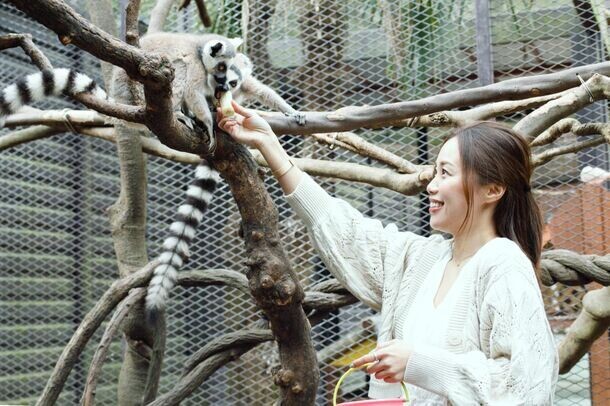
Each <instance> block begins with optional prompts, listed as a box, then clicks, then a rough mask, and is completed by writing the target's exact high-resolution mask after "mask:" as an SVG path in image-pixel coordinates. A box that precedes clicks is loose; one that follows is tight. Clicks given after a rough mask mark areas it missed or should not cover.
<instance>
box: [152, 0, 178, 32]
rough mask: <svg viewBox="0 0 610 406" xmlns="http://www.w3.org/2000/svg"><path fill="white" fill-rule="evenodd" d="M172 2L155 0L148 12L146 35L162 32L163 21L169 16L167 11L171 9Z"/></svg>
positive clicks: (171, 0)
mask: <svg viewBox="0 0 610 406" xmlns="http://www.w3.org/2000/svg"><path fill="white" fill-rule="evenodd" d="M174 1H175V0H157V2H156V4H155V6H154V7H153V9H152V10H151V12H150V20H149V22H148V31H147V34H154V33H156V32H161V31H163V26H165V20H167V16H168V15H169V9H170V8H171V7H172V4H173V3H174Z"/></svg>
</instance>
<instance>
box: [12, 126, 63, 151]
mask: <svg viewBox="0 0 610 406" xmlns="http://www.w3.org/2000/svg"><path fill="white" fill-rule="evenodd" d="M64 131H65V130H64V129H63V128H53V127H47V126H45V125H37V126H34V127H30V128H26V129H25V130H19V131H14V132H12V133H8V134H5V135H3V136H2V137H0V151H3V150H5V149H8V148H12V147H15V146H17V145H19V144H24V143H26V142H30V141H34V140H39V139H41V138H48V137H51V136H53V135H55V134H61V133H63V132H64Z"/></svg>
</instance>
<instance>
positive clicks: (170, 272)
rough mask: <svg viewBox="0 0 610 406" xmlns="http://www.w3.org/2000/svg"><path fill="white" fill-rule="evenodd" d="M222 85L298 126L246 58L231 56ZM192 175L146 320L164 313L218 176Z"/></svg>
mask: <svg viewBox="0 0 610 406" xmlns="http://www.w3.org/2000/svg"><path fill="white" fill-rule="evenodd" d="M226 81H227V84H228V86H229V88H230V91H231V93H232V94H233V95H234V96H233V97H234V99H235V100H236V101H237V102H242V101H246V100H256V101H258V102H260V103H261V104H263V105H264V106H266V107H269V108H270V109H273V110H279V111H281V112H283V113H285V114H288V115H292V116H294V117H295V118H296V119H297V121H298V122H300V121H299V117H300V116H299V114H300V113H298V112H297V111H296V110H295V109H293V108H292V107H291V106H290V105H289V104H288V103H287V102H286V101H285V100H284V99H283V98H282V97H281V96H280V95H279V94H277V93H276V92H275V91H274V90H273V89H271V88H270V87H268V86H266V85H264V84H262V83H261V82H260V81H258V80H257V79H256V78H254V77H253V76H252V62H250V59H249V58H248V57H247V56H246V55H244V54H242V53H238V54H237V55H236V56H235V59H234V61H233V64H232V65H231V66H229V69H228V70H227V75H226ZM185 113H186V114H187V117H190V118H191V119H193V120H194V121H197V118H196V117H194V116H193V115H192V114H190V112H189V111H188V110H186V111H185ZM301 116H302V115H301ZM302 117H303V118H304V116H302ZM303 124H304V121H303ZM195 174H196V175H195V182H194V184H193V185H191V186H190V187H189V189H188V191H187V202H186V204H184V205H182V206H180V208H179V209H178V219H177V220H176V221H175V222H174V223H172V225H171V226H170V236H169V237H168V238H167V239H166V240H165V242H164V244H163V250H164V251H163V253H162V254H161V255H160V256H159V258H158V261H159V265H157V267H156V268H155V269H154V276H153V278H152V280H151V282H150V285H149V287H148V294H147V296H146V310H147V314H148V317H149V319H150V320H155V318H156V317H157V313H158V312H159V311H162V310H164V309H165V305H166V301H167V297H168V295H169V291H170V290H171V289H172V288H173V287H174V285H175V283H176V279H177V277H178V270H179V269H180V268H181V267H182V265H183V264H184V262H185V261H186V259H187V257H188V255H189V244H190V243H191V242H192V240H193V237H194V236H195V229H196V227H197V225H198V224H199V223H200V221H201V219H202V217H203V211H204V210H205V208H207V206H208V205H209V203H210V201H211V198H212V192H213V191H214V188H215V187H216V184H217V183H218V180H219V176H218V173H217V172H216V171H214V170H212V169H210V168H209V167H208V166H207V164H206V163H205V162H202V163H201V164H200V165H199V166H198V167H197V169H196V171H195Z"/></svg>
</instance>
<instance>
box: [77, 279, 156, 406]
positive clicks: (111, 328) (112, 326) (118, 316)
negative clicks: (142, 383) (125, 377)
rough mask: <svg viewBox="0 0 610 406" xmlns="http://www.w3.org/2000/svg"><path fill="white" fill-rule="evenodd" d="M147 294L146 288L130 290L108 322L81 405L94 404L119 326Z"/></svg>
mask: <svg viewBox="0 0 610 406" xmlns="http://www.w3.org/2000/svg"><path fill="white" fill-rule="evenodd" d="M145 295H146V289H144V288H136V289H132V290H131V291H130V292H129V295H127V297H126V298H125V299H123V301H121V303H120V304H119V305H118V306H117V308H116V310H115V312H114V315H113V316H112V318H111V319H110V321H109V322H108V325H107V326H106V330H105V331H104V335H103V336H102V339H101V340H100V344H99V345H98V347H97V349H96V350H95V354H93V359H92V360H91V366H90V367H89V373H88V374H87V382H86V384H85V390H84V391H83V396H82V398H81V405H83V406H93V404H94V402H95V401H94V398H95V388H96V386H97V381H98V379H99V376H100V375H101V373H102V366H103V364H104V361H105V360H106V356H107V355H108V350H109V349H110V344H111V343H112V340H113V339H114V336H115V335H116V333H117V331H118V330H119V327H120V326H121V322H122V321H123V319H124V318H125V316H127V313H128V312H129V310H130V308H131V307H132V306H133V305H134V304H135V303H136V302H138V301H140V300H142V298H144V296H145Z"/></svg>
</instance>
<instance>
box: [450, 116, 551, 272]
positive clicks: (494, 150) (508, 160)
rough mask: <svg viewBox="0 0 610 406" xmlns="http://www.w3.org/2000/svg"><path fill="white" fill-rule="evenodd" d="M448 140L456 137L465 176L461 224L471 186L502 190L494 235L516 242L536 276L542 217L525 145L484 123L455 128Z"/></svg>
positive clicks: (510, 132)
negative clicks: (531, 265) (501, 188)
mask: <svg viewBox="0 0 610 406" xmlns="http://www.w3.org/2000/svg"><path fill="white" fill-rule="evenodd" d="M452 137H456V138H457V141H458V146H459V151H460V155H461V159H462V170H463V171H464V174H465V176H464V181H463V186H464V193H465V195H466V203H467V205H468V210H467V213H466V218H465V220H464V224H466V223H468V222H469V221H470V219H471V216H472V210H471V203H472V200H473V184H479V185H488V184H491V183H495V184H497V185H501V186H504V187H506V191H505V192H504V195H503V196H502V197H501V198H500V201H499V202H498V205H497V206H496V210H495V212H494V215H493V220H494V225H495V227H496V232H497V233H498V235H499V236H500V237H505V238H508V239H510V240H512V241H514V242H516V243H517V244H518V245H519V246H520V247H521V249H522V250H523V252H525V254H526V255H527V256H528V258H529V259H530V261H532V264H533V266H534V269H536V274H538V268H539V264H540V255H541V252H542V215H541V213H540V208H539V207H538V204H537V203H536V201H535V200H534V196H533V195H532V192H531V186H530V177H531V175H532V170H533V167H532V165H531V162H530V148H529V145H528V143H527V142H526V141H525V139H524V138H523V137H521V136H519V134H517V133H516V132H515V131H513V130H512V129H511V128H510V127H507V126H505V125H503V124H499V123H495V122H487V121H485V122H479V123H476V124H473V125H469V126H467V127H463V128H459V129H457V130H456V131H455V132H454V133H453V135H452V136H451V137H450V138H452ZM464 224H462V226H464Z"/></svg>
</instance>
